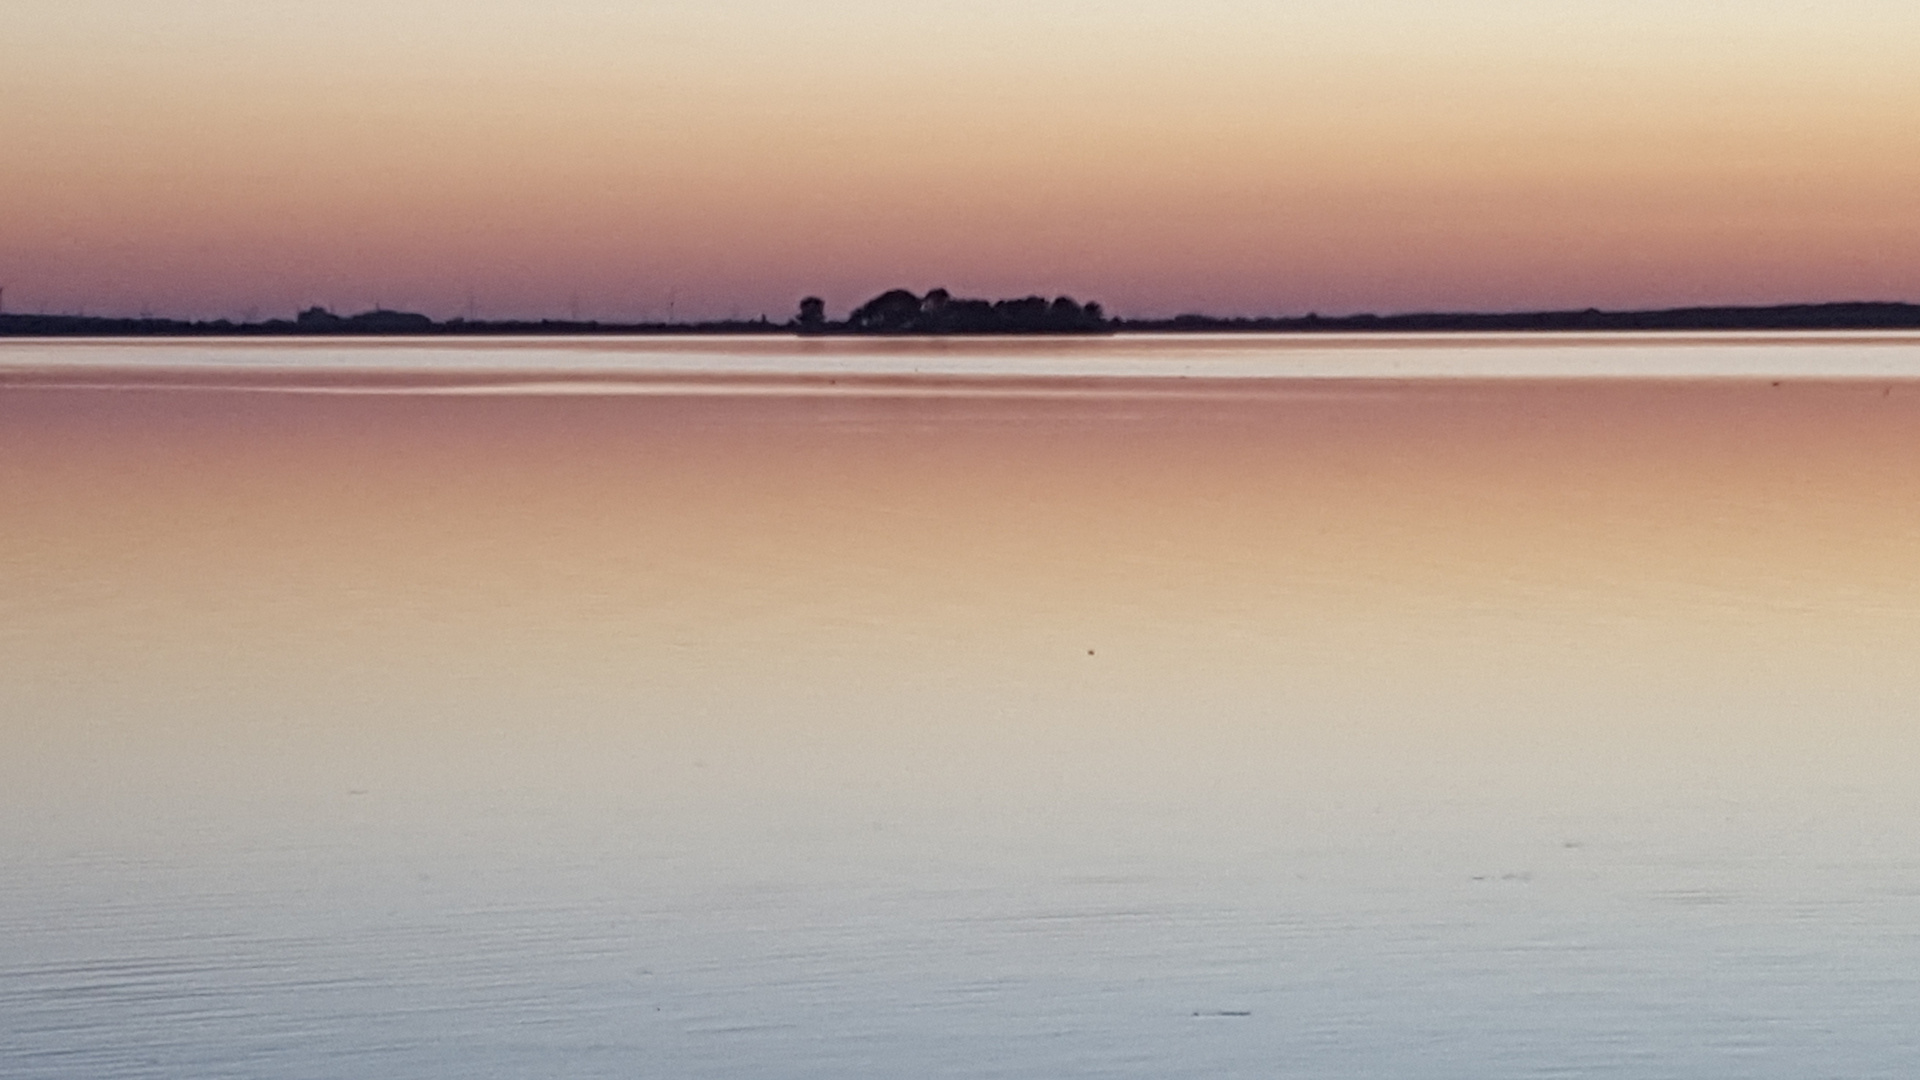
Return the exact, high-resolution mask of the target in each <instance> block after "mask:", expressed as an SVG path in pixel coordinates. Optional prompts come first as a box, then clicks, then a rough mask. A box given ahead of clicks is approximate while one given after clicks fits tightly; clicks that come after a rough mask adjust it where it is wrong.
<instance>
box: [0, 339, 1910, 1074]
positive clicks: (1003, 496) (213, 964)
mask: <svg viewBox="0 0 1920 1080" xmlns="http://www.w3.org/2000/svg"><path fill="white" fill-rule="evenodd" d="M1916 379H1920V342H1916V340H1914V339H1911V338H1906V337H1901V336H1898V335H1862V336H1859V337H1857V338H1856V337H1844V336H1842V337H1835V336H1824V337H1820V336H1795V335H1784V336H1779V337H1757V338H1737V339H1712V338H1708V339H1691V338H1672V337H1660V338H1654V339H1649V340H1644V341H1636V340H1634V339H1622V338H1606V339H1583V338H1528V337H1521V336H1516V337H1510V338H1501V339H1495V340H1484V341H1483V340H1462V339H1457V338H1447V339H1432V340H1428V339H1393V340H1388V341H1381V340H1378V339H1351V340H1341V341H1333V342H1328V341H1312V342H1300V341H1297V340H1290V341H1272V340H1260V339H1253V340H1247V339H1238V340H1224V339H1206V340H1202V341H1197V342H1196V341H1157V340H1152V339H1149V340H1139V339H1120V340H1117V341H1112V342H1097V343H1074V344H1072V345H1069V346H1059V345H1047V344H1027V345H1021V344H1018V343H1005V342H995V343H989V344H986V345H982V346H977V347H976V346H964V345H955V344H952V343H942V344H939V345H938V346H927V345H922V344H918V343H891V344H888V343H882V344H873V343H849V344H844V345H841V344H822V343H815V342H809V343H792V342H777V343H773V342H711V341H704V342H690V343H681V344H676V343H666V344H662V343H659V342H635V343H586V344H582V343H570V342H535V343H499V344H494V343H482V344H478V345H474V344H468V343H449V342H445V341H439V342H422V343H410V344H402V345H398V346H395V345H391V344H385V343H367V344H348V345H340V344H337V343H329V344H327V345H325V346H324V347H322V346H312V345H297V346H275V345H263V344H260V343H238V344H227V343H220V344H209V343H160V344H147V343H115V344H106V345H101V344H22V345H8V346H6V347H4V348H0V507H4V508H5V509H4V518H3V519H0V520H3V521H4V527H3V528H0V865H3V866H4V867H5V873H4V874H0V1072H4V1073H5V1074H6V1075H8V1076H10V1077H12V1076H20V1077H61V1078H65V1077H134V1076H147V1077H219V1076H234V1077H241V1076H244V1077H315V1078H319V1077H336V1076H342V1075H368V1076H382V1077H456V1076H458V1077H468V1076H481V1077H493V1076H498V1077H518V1076H543V1077H544V1076H581V1077H598V1076H621V1077H628V1076H660V1077H707V1076H710V1077H748V1078H752V1077H767V1078H773V1077H783V1078H784V1077H822V1078H825V1077H847V1076H876V1077H877V1076H903V1075H914V1076H921V1075H929V1076H954V1077H962V1076H965V1077H975V1076H993V1077H1020V1078H1026V1077H1033V1078H1040V1077H1063V1076H1112V1077H1178V1076H1194V1077H1199V1076H1207V1077H1213V1076H1233V1075H1247V1076H1255V1075H1257V1076H1275V1075H1283V1076H1300V1077H1349V1076H1358V1075H1382V1076H1406V1077H1436V1078H1437V1077H1544V1076H1557V1075H1573V1074H1577V1075H1583V1076H1590V1075H1599V1076H1610V1077H1631V1078H1639V1077H1648V1078H1652V1077H1673V1076H1687V1077H1714V1076H1724V1077H1736V1076H1737V1077H1756V1076H1779V1077H1804V1076H1808V1075H1844V1076H1850V1077H1852V1076H1895V1075H1905V1074H1906V1073H1907V1071H1908V1070H1909V1069H1910V1066H1911V1062H1913V1061H1914V1060H1916V1059H1917V1058H1920V1039H1916V1037H1915V1036H1914V1035H1913V1034H1912V1028H1913V1025H1912V1022H1911V1017H1912V1016H1913V1015H1915V1014H1916V1012H1920V929H1916V928H1920V786H1917V785H1916V784H1915V783H1914V781H1913V779H1912V778H1913V776H1914V775H1915V767H1916V765H1920V723H1917V721H1920V715H1917V714H1916V707H1917V706H1920V669H1917V668H1916V665H1914V664H1913V663H1912V661H1911V658H1912V657H1913V656H1914V655H1916V653H1920V574H1916V573H1915V570H1914V567H1915V566H1916V565H1920V454H1917V453H1916V450H1920V446H1917V441H1920V434H1917V433H1920V381H1916Z"/></svg>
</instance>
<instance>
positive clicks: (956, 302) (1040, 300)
mask: <svg viewBox="0 0 1920 1080" xmlns="http://www.w3.org/2000/svg"><path fill="white" fill-rule="evenodd" d="M826 307H827V305H826V301H824V300H821V299H820V298H819V297H817V296H809V297H807V298H806V299H805V300H802V301H800V314H799V315H798V316H797V317H796V318H795V319H794V322H793V325H794V328H795V329H796V330H798V331H799V332H801V333H803V334H1100V333H1106V332H1109V331H1110V330H1111V329H1112V324H1110V323H1109V322H1108V320H1107V315H1106V312H1105V311H1104V310H1103V309H1102V308H1101V307H1100V305H1099V304H1097V303H1090V304H1082V303H1080V302H1079V301H1077V300H1075V299H1073V298H1072V297H1070V296H1060V297H1055V298H1054V299H1053V300H1048V299H1047V298H1046V297H1044V296H1028V297H1023V298H1021V299H1018V300H973V299H963V298H960V297H956V296H954V295H953V294H952V293H950V292H948V291H947V290H945V289H935V290H933V291H932V292H929V293H928V294H927V295H925V296H918V295H915V294H914V293H913V292H911V291H909V290H907V289H889V290H888V291H886V292H883V293H881V294H880V295H879V296H876V297H874V298H873V299H871V300H869V301H867V302H866V303H864V304H862V305H860V306H859V307H857V308H854V309H853V311H852V312H851V313H849V314H848V315H847V318H846V321H845V322H838V323H835V322H829V321H827V317H826Z"/></svg>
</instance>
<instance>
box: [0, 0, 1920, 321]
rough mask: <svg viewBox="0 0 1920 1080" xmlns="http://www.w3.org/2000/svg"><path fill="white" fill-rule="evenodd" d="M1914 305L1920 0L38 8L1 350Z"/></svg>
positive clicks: (15, 69)
mask: <svg viewBox="0 0 1920 1080" xmlns="http://www.w3.org/2000/svg"><path fill="white" fill-rule="evenodd" d="M893 285H905V286H908V287H912V288H916V289H926V288H931V287H933V286H936V285H944V286H946V287H948V288H951V289H953V290H955V291H956V292H962V293H969V294H990V295H1006V294H1024V293H1028V292H1045V293H1058V292H1067V293H1071V294H1073V295H1076V296H1079V297H1081V298H1083V299H1099V300H1102V301H1104V302H1105V303H1106V304H1107V305H1108V306H1109V307H1110V308H1111V309H1113V310H1115V311H1117V312H1119V313H1121V314H1128V315H1156V314H1171V313H1175V312H1180V311H1188V310H1204V311H1211V312H1220V313H1287V314H1300V313H1304V312H1307V311H1309V310H1315V311H1320V312H1322V313H1334V312H1349V311H1360V310H1372V311H1406V310H1418V309H1434V308H1444V309H1477V310H1498V309H1514V308H1536V307H1559V306H1570V307H1585V306H1589V305H1593V306H1602V307H1620V306H1661V305H1680V304H1691V303H1765V302H1782V301H1795V300H1838V299H1888V300H1896V299H1904V300H1915V301H1920V5H1915V4H1913V3H1912V2H1911V0H1830V2H1826V3H1820V4H1812V3H1806V2H1792V3H1788V2H1783V0H1660V2H1653V0H1555V2H1547V0H1434V2H1425V3H1415V2H1411V0H1357V2H1348V3H1338V4H1335V3H1325V2H1319V3H1304V2H1298V0H1293V2H1288V0H1262V2H1255V0H1183V2H1179V3H1175V2H1171V0H1117V2H1109V3H1100V4H1096V3H1090V2H1084V0H1080V2H1066V0H1028V2H1022V3H1014V2H1011V0H975V2H970V3H941V4H934V3H927V2H923V0H886V2H882V0H821V2H818V3H813V4H806V5H799V4H775V3H772V2H769V0H697V2H696V0H628V2H623V3H622V2H613V0H549V2H544V3H532V2H527V0H460V2H457V3H456V2H454V0H336V2H334V3H330V4H317V3H296V2H293V0H188V2H182V0H11V2H9V3H8V4H6V5H5V7H4V9H0V287H4V289H5V304H6V308H7V310H9V311H32V310H40V309H44V310H47V311H79V310H84V311H87V312H90V313H116V314H118V313H127V314H131V313H137V312H139V311H142V310H151V311H153V312H155V313H160V314H171V315H191V316H207V317H211V316H223V315H224V316H230V317H243V316H247V315H250V314H251V315H257V316H259V317H268V316H275V315H286V314H288V313H290V312H292V311H293V310H295V309H296V308H297V307H302V306H305V305H308V304H316V303H317V304H324V305H328V306H331V307H335V308H337V309H344V310H359V309H363V308H366V307H370V306H373V305H375V304H376V303H377V304H383V305H386V306H389V307H398V308H406V309H411V310H420V311H425V312H428V313H430V314H433V315H436V316H450V315H457V314H464V313H468V312H472V313H475V314H478V315H480V316H482V317H498V316H510V315H558V316H565V315H567V314H569V313H574V312H577V313H578V314H580V315H582V316H587V317H600V318H661V317H664V316H666V315H667V314H668V312H669V310H671V311H672V312H673V314H675V315H676V316H677V317H680V318H704V317H724V316H729V315H744V316H756V315H759V314H761V313H763V312H764V313H766V314H769V315H771V316H773V317H775V318H784V317H785V316H786V315H787V314H788V313H789V312H791V311H792V309H793V306H794V303H795V301H796V300H797V299H798V298H799V297H800V296H802V295H805V294H807V293H819V294H820V295H822V296H824V297H826V298H827V299H828V302H829V309H830V311H833V312H835V313H838V312H840V311H844V310H845V309H846V308H847V307H848V306H850V305H851V304H853V303H857V302H858V301H860V300H862V299H864V298H865V297H866V296H868V295H870V294H872V293H874V292H876V291H878V290H880V289H882V288H885V287H888V286H893Z"/></svg>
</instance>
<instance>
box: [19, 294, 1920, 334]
mask: <svg viewBox="0 0 1920 1080" xmlns="http://www.w3.org/2000/svg"><path fill="white" fill-rule="evenodd" d="M1764 330H1814V331H1819V330H1832V331H1838V330H1920V304H1907V303H1866V302H1853V303H1828V304H1781V305H1773V306H1767V307H1686V308H1664V309H1657V310H1645V311H1601V310H1598V309H1591V308H1590V309H1587V310H1584V311H1538V312H1503V313H1470V312H1433V313H1417V314H1405V315H1341V316H1320V315H1306V316H1300V317H1287V318H1280V317H1231V316H1229V317H1220V316H1210V315H1179V316H1175V317H1173V318H1170V319H1121V318H1115V319H1100V320H1098V321H1097V322H1096V321H1090V322H1087V323H1085V324H1083V325H1076V326H1074V327H1072V328H1070V329H1063V330H1048V331H1044V332H1045V333H1048V334H1050V335H1055V336H1059V335H1065V336H1106V335H1115V334H1256V333H1258V334H1327V333H1383V334H1394V333H1498V332H1536V333H1627V332H1636V331H1639V332H1646V331H1671V332H1684V331H1725V332H1739V331H1764ZM1026 333H1028V331H1024V330H1017V329H986V330H980V329H960V330H948V329H941V330H924V329H900V328H892V327H883V328H874V327H871V326H859V325H856V324H854V323H851V322H845V323H834V322H821V323H816V324H812V325H804V326H803V325H802V324H801V323H799V322H798V321H797V320H796V321H793V322H785V323H776V322H772V321H770V320H767V319H764V318H762V319H753V320H741V319H726V320H717V321H711V322H685V323H682V322H674V323H661V322H641V323H616V322H600V321H582V320H560V319H541V320H472V319H450V320H447V321H444V322H440V321H435V320H433V319H430V318H428V317H427V316H424V315H415V314H411V313H407V312H394V311H372V312H366V313H363V314H361V315H355V316H345V317H341V316H329V317H328V321H327V322H325V323H319V322H317V321H316V320H314V319H311V318H308V317H305V316H303V317H302V318H300V319H298V320H292V319H270V320H265V321H260V322H233V321H231V320H227V319H217V320H211V321H199V320H184V319H160V318H130V319H129V318H113V317H105V316H87V315H14V314H0V338H127V337H134V338H140V337H154V338H194V337H269V338H275V337H289V338H293V337H297V338H314V337H321V338H329V337H476V338H479V337H612V336H622V337H711V336H726V335H734V336H737V335H757V336H774V337H794V336H799V337H819V338H832V337H860V338H871V337H1011V336H1023V335H1024V334H1026Z"/></svg>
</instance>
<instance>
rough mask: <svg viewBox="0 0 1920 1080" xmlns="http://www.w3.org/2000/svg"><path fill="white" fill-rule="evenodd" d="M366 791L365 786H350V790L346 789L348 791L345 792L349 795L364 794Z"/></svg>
mask: <svg viewBox="0 0 1920 1080" xmlns="http://www.w3.org/2000/svg"><path fill="white" fill-rule="evenodd" d="M366 793H367V789H366V788H359V787H357V788H352V789H350V790H348V792H347V794H349V795H365V794H366Z"/></svg>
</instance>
